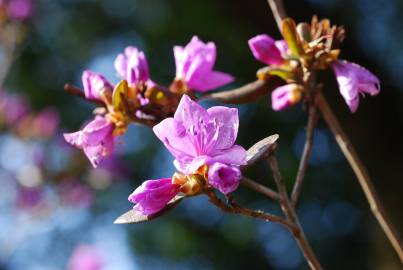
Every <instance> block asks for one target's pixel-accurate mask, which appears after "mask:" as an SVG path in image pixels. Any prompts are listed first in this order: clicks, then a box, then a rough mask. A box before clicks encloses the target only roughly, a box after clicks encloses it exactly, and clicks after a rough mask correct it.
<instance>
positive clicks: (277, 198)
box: [241, 177, 280, 201]
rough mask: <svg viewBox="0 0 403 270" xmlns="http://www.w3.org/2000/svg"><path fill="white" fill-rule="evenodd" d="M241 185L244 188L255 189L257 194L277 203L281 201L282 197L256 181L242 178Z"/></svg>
mask: <svg viewBox="0 0 403 270" xmlns="http://www.w3.org/2000/svg"><path fill="white" fill-rule="evenodd" d="M241 184H243V185H244V186H246V187H248V188H250V189H253V190H254V191H256V192H259V193H261V194H263V195H265V196H267V197H269V198H271V199H273V200H275V201H280V195H279V194H278V193H277V192H276V191H274V190H272V189H271V188H268V187H266V186H263V185H261V184H259V183H257V182H255V181H253V180H252V179H249V178H247V177H242V180H241Z"/></svg>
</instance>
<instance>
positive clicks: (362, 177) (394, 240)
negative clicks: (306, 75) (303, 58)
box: [316, 92, 403, 262]
mask: <svg viewBox="0 0 403 270" xmlns="http://www.w3.org/2000/svg"><path fill="white" fill-rule="evenodd" d="M316 104H317V106H318V108H319V110H320V112H321V114H322V115H323V118H324V119H325V121H326V123H327V124H328V126H329V127H330V129H331V130H332V132H333V134H334V136H335V138H336V141H337V143H338V144H339V146H340V148H341V150H342V152H343V154H344V156H345V157H346V158H347V160H348V162H349V163H350V166H351V168H352V169H353V171H354V173H355V175H356V177H357V179H358V182H359V183H360V185H361V188H362V190H363V191H364V194H365V196H366V198H367V200H368V203H369V205H370V207H371V211H372V213H373V214H374V216H375V218H376V219H377V220H378V222H379V224H380V225H381V227H382V229H383V231H384V232H385V234H386V236H387V237H388V239H389V241H390V243H391V244H392V246H393V248H394V249H395V251H396V253H397V255H398V256H399V258H400V261H401V262H403V247H402V241H401V239H400V238H399V235H398V233H397V231H396V229H395V228H394V227H393V225H392V222H391V221H390V219H389V218H388V217H387V215H386V213H385V209H384V207H383V205H382V203H381V201H380V199H379V196H378V194H377V192H376V190H375V187H374V185H373V184H372V182H371V179H370V178H369V175H368V172H367V170H366V168H365V167H364V165H363V163H362V161H361V160H360V158H359V156H358V154H357V152H356V151H355V150H354V148H353V145H352V144H351V142H350V140H349V138H348V136H347V134H346V133H345V132H344V131H343V128H342V127H341V125H340V123H339V121H338V120H337V118H336V116H335V115H334V113H333V111H332V109H331V108H330V106H329V104H328V103H327V101H326V99H325V97H324V96H323V95H322V93H321V92H318V93H317V95H316Z"/></svg>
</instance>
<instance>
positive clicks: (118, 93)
mask: <svg viewBox="0 0 403 270" xmlns="http://www.w3.org/2000/svg"><path fill="white" fill-rule="evenodd" d="M128 92H129V86H128V84H127V81H126V80H123V81H120V82H119V83H118V84H117V85H116V86H115V89H114V90H113V94H112V103H113V106H114V107H115V108H117V109H120V110H122V109H125V104H124V102H125V101H124V100H123V99H124V98H127V95H128Z"/></svg>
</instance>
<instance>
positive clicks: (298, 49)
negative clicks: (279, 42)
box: [283, 18, 304, 57]
mask: <svg viewBox="0 0 403 270" xmlns="http://www.w3.org/2000/svg"><path fill="white" fill-rule="evenodd" d="M283 37H284V40H285V41H286V42H287V45H288V48H290V51H291V54H292V56H297V57H299V56H302V55H303V54H304V49H303V48H302V43H301V39H300V37H299V35H298V32H297V29H296V25H295V22H294V20H293V19H291V18H287V19H284V20H283Z"/></svg>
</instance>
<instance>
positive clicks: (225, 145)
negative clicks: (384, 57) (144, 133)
mask: <svg viewBox="0 0 403 270" xmlns="http://www.w3.org/2000/svg"><path fill="white" fill-rule="evenodd" d="M238 126H239V119H238V110H237V109H235V108H227V107H222V106H216V107H212V108H210V109H208V110H205V109H204V108H203V107H201V106H200V105H199V104H197V103H196V102H194V101H192V100H191V99H190V98H189V97H188V96H186V95H183V96H182V99H181V101H180V103H179V106H178V108H177V110H176V112H175V115H174V117H173V118H166V119H165V120H163V121H162V122H161V123H159V124H158V125H156V126H154V129H153V130H154V133H155V134H156V135H157V137H158V138H159V139H160V140H161V141H162V142H163V143H164V145H165V146H166V147H167V148H168V150H169V151H170V152H171V154H172V155H173V156H174V157H175V161H174V165H175V166H176V168H177V169H178V171H180V172H182V173H184V174H191V173H194V172H195V171H197V169H198V168H199V167H200V166H202V165H204V164H213V163H214V162H220V163H223V164H227V165H231V166H240V165H244V164H245V163H246V151H245V149H244V148H242V147H241V146H239V145H235V144H234V143H235V139H236V137H237V133H238Z"/></svg>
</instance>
